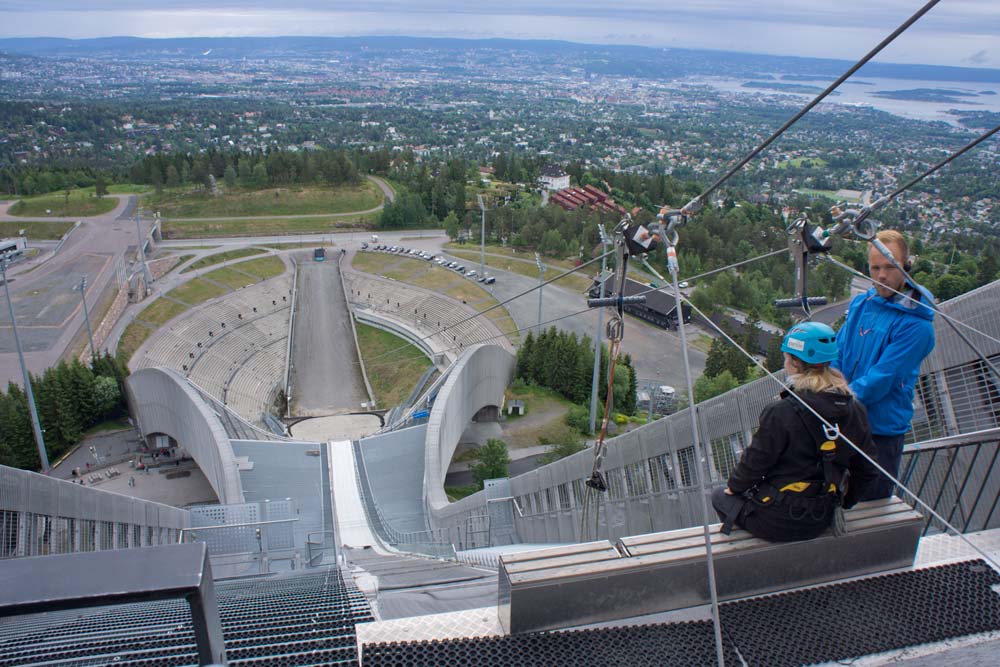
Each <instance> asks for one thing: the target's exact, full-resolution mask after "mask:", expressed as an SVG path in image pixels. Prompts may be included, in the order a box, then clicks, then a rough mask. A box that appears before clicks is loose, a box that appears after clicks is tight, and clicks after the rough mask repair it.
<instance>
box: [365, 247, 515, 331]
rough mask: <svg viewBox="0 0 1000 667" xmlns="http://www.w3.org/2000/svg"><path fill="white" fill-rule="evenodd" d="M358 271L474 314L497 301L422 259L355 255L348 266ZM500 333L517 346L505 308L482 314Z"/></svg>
mask: <svg viewBox="0 0 1000 667" xmlns="http://www.w3.org/2000/svg"><path fill="white" fill-rule="evenodd" d="M351 265H352V266H353V267H354V268H355V269H357V270H358V271H364V272H365V273H373V274H375V275H379V276H385V277H387V278H393V279H394V280H398V281H399V282H402V283H407V284H409V285H416V286H417V287H423V288H424V289H428V290H431V291H433V292H437V293H438V294H444V295H447V296H450V297H451V298H453V299H457V300H458V301H463V302H465V303H466V304H468V305H470V306H472V307H473V308H475V309H476V310H478V311H483V310H486V309H487V308H489V307H490V306H493V305H496V304H497V300H496V299H494V298H493V297H492V296H490V294H489V292H487V291H486V290H485V289H483V288H482V287H481V286H480V285H479V283H476V282H474V281H472V280H469V279H468V278H463V277H462V276H460V275H458V274H457V273H455V272H454V271H450V270H448V269H443V268H441V267H438V266H437V265H435V264H432V263H431V262H427V261H425V260H422V259H410V258H409V257H401V256H398V255H396V256H393V255H386V254H383V253H369V252H359V253H356V254H355V255H354V261H353V262H352V264H351ZM486 317H488V318H489V319H490V320H492V321H493V322H494V323H495V324H496V325H497V328H499V329H500V331H501V332H503V333H505V334H508V335H507V338H508V339H509V340H510V342H511V343H513V344H514V345H517V343H518V341H520V339H521V337H520V335H519V334H517V333H508V332H515V331H516V329H517V324H515V323H514V320H513V318H511V316H510V313H508V312H507V309H506V308H503V307H500V308H496V309H494V310H491V311H490V312H489V313H487V314H486Z"/></svg>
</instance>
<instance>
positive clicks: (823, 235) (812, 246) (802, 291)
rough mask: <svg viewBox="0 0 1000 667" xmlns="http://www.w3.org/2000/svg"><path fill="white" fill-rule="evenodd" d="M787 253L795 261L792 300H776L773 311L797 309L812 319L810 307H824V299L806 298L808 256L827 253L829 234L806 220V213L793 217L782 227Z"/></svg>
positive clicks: (807, 295) (806, 317) (807, 288)
mask: <svg viewBox="0 0 1000 667" xmlns="http://www.w3.org/2000/svg"><path fill="white" fill-rule="evenodd" d="M785 233H786V234H787V235H788V252H790V253H791V255H792V258H793V259H794V260H795V297H794V298H791V299H775V300H774V306H775V308H800V309H801V310H802V313H803V314H804V315H805V319H807V320H808V319H810V318H811V317H812V311H811V309H810V306H825V305H826V304H827V300H826V297H824V296H809V257H810V256H813V255H822V254H826V253H828V252H830V246H831V245H832V243H833V239H832V238H831V235H830V233H828V232H827V231H826V230H824V229H823V228H822V227H820V226H819V225H814V224H813V223H811V222H810V221H809V217H808V214H806V215H802V216H800V217H798V218H796V219H795V220H794V221H793V222H791V223H790V224H788V226H786V227H785Z"/></svg>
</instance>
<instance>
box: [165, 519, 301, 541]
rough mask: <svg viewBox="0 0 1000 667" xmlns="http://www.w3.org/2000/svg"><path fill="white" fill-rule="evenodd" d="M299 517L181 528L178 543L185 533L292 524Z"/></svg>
mask: <svg viewBox="0 0 1000 667" xmlns="http://www.w3.org/2000/svg"><path fill="white" fill-rule="evenodd" d="M298 520H299V518H298V517H294V518H291V519H271V520H269V521H251V522H249V523H222V524H219V525H217V526H191V527H190V528H181V532H180V537H179V539H178V542H179V541H181V540H183V539H184V533H194V532H197V531H199V530H221V529H223V528H249V527H250V526H266V525H269V524H272V523H292V522H293V521H298Z"/></svg>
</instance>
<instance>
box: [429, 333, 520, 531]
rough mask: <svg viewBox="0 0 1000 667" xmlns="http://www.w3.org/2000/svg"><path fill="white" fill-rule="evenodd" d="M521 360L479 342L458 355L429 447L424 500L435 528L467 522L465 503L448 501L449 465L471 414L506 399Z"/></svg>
mask: <svg viewBox="0 0 1000 667" xmlns="http://www.w3.org/2000/svg"><path fill="white" fill-rule="evenodd" d="M516 363H517V359H516V358H515V357H514V355H512V354H511V353H510V352H507V351H506V350H504V349H503V348H502V347H499V346H497V345H475V346H473V347H470V348H468V349H466V350H465V352H463V353H462V355H461V356H460V357H459V358H458V360H457V361H456V362H455V364H454V366H453V367H452V369H451V372H450V373H449V375H448V379H447V380H446V381H445V383H444V385H443V386H442V387H441V390H440V391H439V392H438V395H437V399H436V400H435V401H434V407H433V408H432V409H431V414H430V418H429V419H428V422H427V434H426V440H425V447H424V457H425V459H424V502H425V504H426V507H427V514H428V518H429V520H430V523H431V527H432V528H450V527H451V526H459V525H464V524H465V520H466V519H465V514H466V513H465V512H464V511H463V509H462V508H463V507H464V505H465V503H461V502H460V503H454V504H452V503H449V502H448V497H447V496H446V495H445V492H444V478H445V475H446V474H447V472H448V465H449V464H450V463H451V458H452V456H454V454H455V448H456V447H457V446H458V441H459V438H460V437H461V436H462V432H463V431H465V428H466V427H467V426H468V424H469V422H470V421H471V420H472V417H473V416H474V415H475V414H476V413H477V412H479V411H480V410H481V409H482V408H483V407H485V406H488V405H495V406H499V405H500V404H501V403H502V401H503V395H504V391H505V390H506V389H507V385H509V384H510V382H511V380H512V379H513V376H514V367H515V365H516ZM476 495H477V496H481V495H482V493H479V494H476ZM482 504H483V506H484V507H485V500H483V502H482ZM473 507H475V506H474V505H473Z"/></svg>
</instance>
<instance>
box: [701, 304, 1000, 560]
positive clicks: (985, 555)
mask: <svg viewBox="0 0 1000 667" xmlns="http://www.w3.org/2000/svg"><path fill="white" fill-rule="evenodd" d="M684 300H685V301H686V302H687V304H688V305H689V306H691V309H692V310H693V311H694V312H695V313H697V314H698V315H700V316H701V318H702V319H704V320H705V321H706V322H708V323H709V324H710V325H711V327H712V328H713V329H715V330H716V331H717V332H718V333H719V334H720V335H721V336H722V337H723V338H725V339H726V341H727V342H729V344H730V345H732V346H733V347H735V348H736V349H737V350H739V351H740V352H742V353H743V355H744V356H745V357H746V358H747V359H749V360H750V361H751V362H752V363H753V364H754V365H755V366H757V367H758V368H760V369H761V370H762V371H764V373H765V374H766V375H767V377H768V378H770V379H771V380H773V381H774V382H776V383H777V384H778V385H779V386H780V387H781V388H782V390H784V389H787V386H786V385H785V383H784V382H782V381H781V380H779V379H778V377H777V376H776V375H775V374H774V373H772V372H771V371H769V370H768V369H767V367H766V366H764V364H762V363H760V362H759V361H758V360H757V358H756V357H754V356H753V355H752V354H750V353H749V352H747V351H746V350H745V349H743V347H742V346H740V344H739V343H737V342H736V341H735V340H733V338H732V337H731V336H730V335H729V334H727V333H726V332H725V331H723V330H722V327H719V326H718V325H716V324H715V323H714V322H712V321H711V320H710V319H708V318H707V317H705V314H704V313H702V312H701V311H700V310H699V309H698V308H697V306H695V305H694V304H693V303H691V302H690V301H689V300H688V299H684ZM788 393H789V395H790V396H793V397H795V400H796V401H798V402H799V403H801V404H802V406H803V407H805V408H806V409H807V410H808V411H809V412H810V413H812V414H813V415H814V416H815V417H816V418H817V419H819V421H820V423H822V424H823V425H824V426H825V427H828V428H831V429H832V428H835V427H834V425H833V424H831V423H830V422H829V421H827V420H826V418H824V417H823V416H822V415H821V414H819V413H818V412H816V410H815V409H813V407H812V406H811V405H809V404H808V403H807V402H806V401H805V400H803V399H802V397H800V396H799V395H798V394H796V393H795V392H794V391H790V392H788ZM688 409H689V410H692V411H693V410H694V405H692V406H691V407H689V408H688ZM840 438H841V439H843V440H844V442H846V443H847V444H849V445H850V446H851V448H852V449H854V451H856V452H858V453H859V454H861V456H862V457H864V459H865V460H866V461H868V462H869V463H871V464H872V465H873V466H874V467H875V469H876V470H878V471H879V472H880V473H881V474H883V475H885V476H886V478H887V479H890V480H892V482H893V483H894V484H896V485H897V486H898V487H899V488H901V489H902V490H903V491H905V492H906V494H907V495H908V496H910V497H911V498H912V499H913V501H914V502H915V503H916V504H917V505H920V506H921V507H922V508H924V509H925V510H926V511H927V512H928V513H929V514H930V515H931V516H933V517H934V518H935V519H937V520H938V521H940V522H941V524H942V525H944V526H945V527H946V528H948V529H949V530H951V531H952V532H953V533H954V534H955V536H956V537H958V538H959V539H960V540H962V541H963V542H965V543H966V544H968V545H969V546H970V547H972V549H973V550H975V551H976V553H978V554H979V555H980V556H982V557H983V558H984V559H986V561H987V562H989V563H990V564H992V565H993V567H994V568H995V569H996V570H997V571H998V572H1000V563H998V562H997V561H996V559H994V558H993V556H991V555H990V554H988V553H987V552H986V551H984V550H983V549H981V548H980V547H978V546H976V545H975V544H973V543H972V541H971V540H969V539H968V538H967V537H966V536H965V535H964V534H963V533H961V532H960V531H959V530H958V529H957V528H955V527H954V526H952V525H951V524H950V523H949V522H948V521H946V520H945V519H944V517H942V516H941V515H940V514H938V513H937V512H935V511H934V510H933V509H932V508H931V507H930V505H928V504H927V503H925V502H924V501H923V500H921V499H920V498H919V497H918V496H917V494H915V493H913V492H912V491H910V489H909V488H907V487H906V485H905V484H903V483H902V482H900V481H899V480H898V479H896V478H895V477H894V476H893V475H890V474H889V472H888V471H887V470H886V469H885V468H883V467H882V466H881V465H879V463H878V461H875V460H874V459H872V457H870V456H869V455H868V454H866V453H865V452H864V451H863V450H862V449H861V448H860V447H858V446H857V445H856V444H854V443H853V442H852V441H851V440H850V438H848V437H847V436H846V435H844V434H843V433H840Z"/></svg>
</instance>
